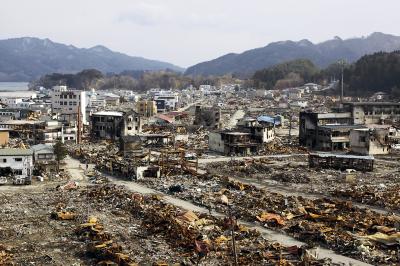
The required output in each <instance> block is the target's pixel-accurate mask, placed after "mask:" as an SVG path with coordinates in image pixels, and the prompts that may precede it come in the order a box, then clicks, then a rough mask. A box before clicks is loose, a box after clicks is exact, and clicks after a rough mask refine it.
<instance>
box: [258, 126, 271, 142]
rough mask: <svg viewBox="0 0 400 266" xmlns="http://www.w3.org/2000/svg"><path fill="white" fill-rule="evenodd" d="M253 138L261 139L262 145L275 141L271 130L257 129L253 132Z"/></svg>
mask: <svg viewBox="0 0 400 266" xmlns="http://www.w3.org/2000/svg"><path fill="white" fill-rule="evenodd" d="M254 134H255V136H258V137H261V141H262V143H268V142H271V141H272V140H274V139H275V133H274V130H273V129H272V128H268V127H257V128H255V132H254Z"/></svg>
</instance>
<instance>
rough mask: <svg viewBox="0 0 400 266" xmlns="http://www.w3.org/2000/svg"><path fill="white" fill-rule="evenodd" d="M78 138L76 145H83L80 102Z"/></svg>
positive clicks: (79, 105) (79, 106) (79, 107)
mask: <svg viewBox="0 0 400 266" xmlns="http://www.w3.org/2000/svg"><path fill="white" fill-rule="evenodd" d="M77 120H78V121H77V124H78V128H77V136H76V143H77V144H81V142H82V135H81V134H82V119H81V103H80V102H79V104H78V119H77Z"/></svg>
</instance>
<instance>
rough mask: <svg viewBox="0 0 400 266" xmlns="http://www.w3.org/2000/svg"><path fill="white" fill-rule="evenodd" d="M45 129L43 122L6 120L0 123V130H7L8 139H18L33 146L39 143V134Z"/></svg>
mask: <svg viewBox="0 0 400 266" xmlns="http://www.w3.org/2000/svg"><path fill="white" fill-rule="evenodd" d="M45 127H46V122H45V121H32V120H8V121H4V122H0V129H7V130H8V131H9V134H10V137H13V138H20V139H22V140H25V141H28V142H30V143H33V144H37V143H40V142H41V140H42V139H41V137H42V136H41V134H40V132H42V131H43V130H44V129H45Z"/></svg>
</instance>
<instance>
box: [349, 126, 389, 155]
mask: <svg viewBox="0 0 400 266" xmlns="http://www.w3.org/2000/svg"><path fill="white" fill-rule="evenodd" d="M350 146H351V151H352V152H353V153H357V154H361V155H378V154H388V153H389V151H390V142H389V129H388V128H387V129H384V128H360V129H355V130H352V131H351V132H350Z"/></svg>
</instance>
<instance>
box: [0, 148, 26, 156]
mask: <svg viewBox="0 0 400 266" xmlns="http://www.w3.org/2000/svg"><path fill="white" fill-rule="evenodd" d="M32 154H33V151H32V150H30V149H0V156H29V155H32Z"/></svg>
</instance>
